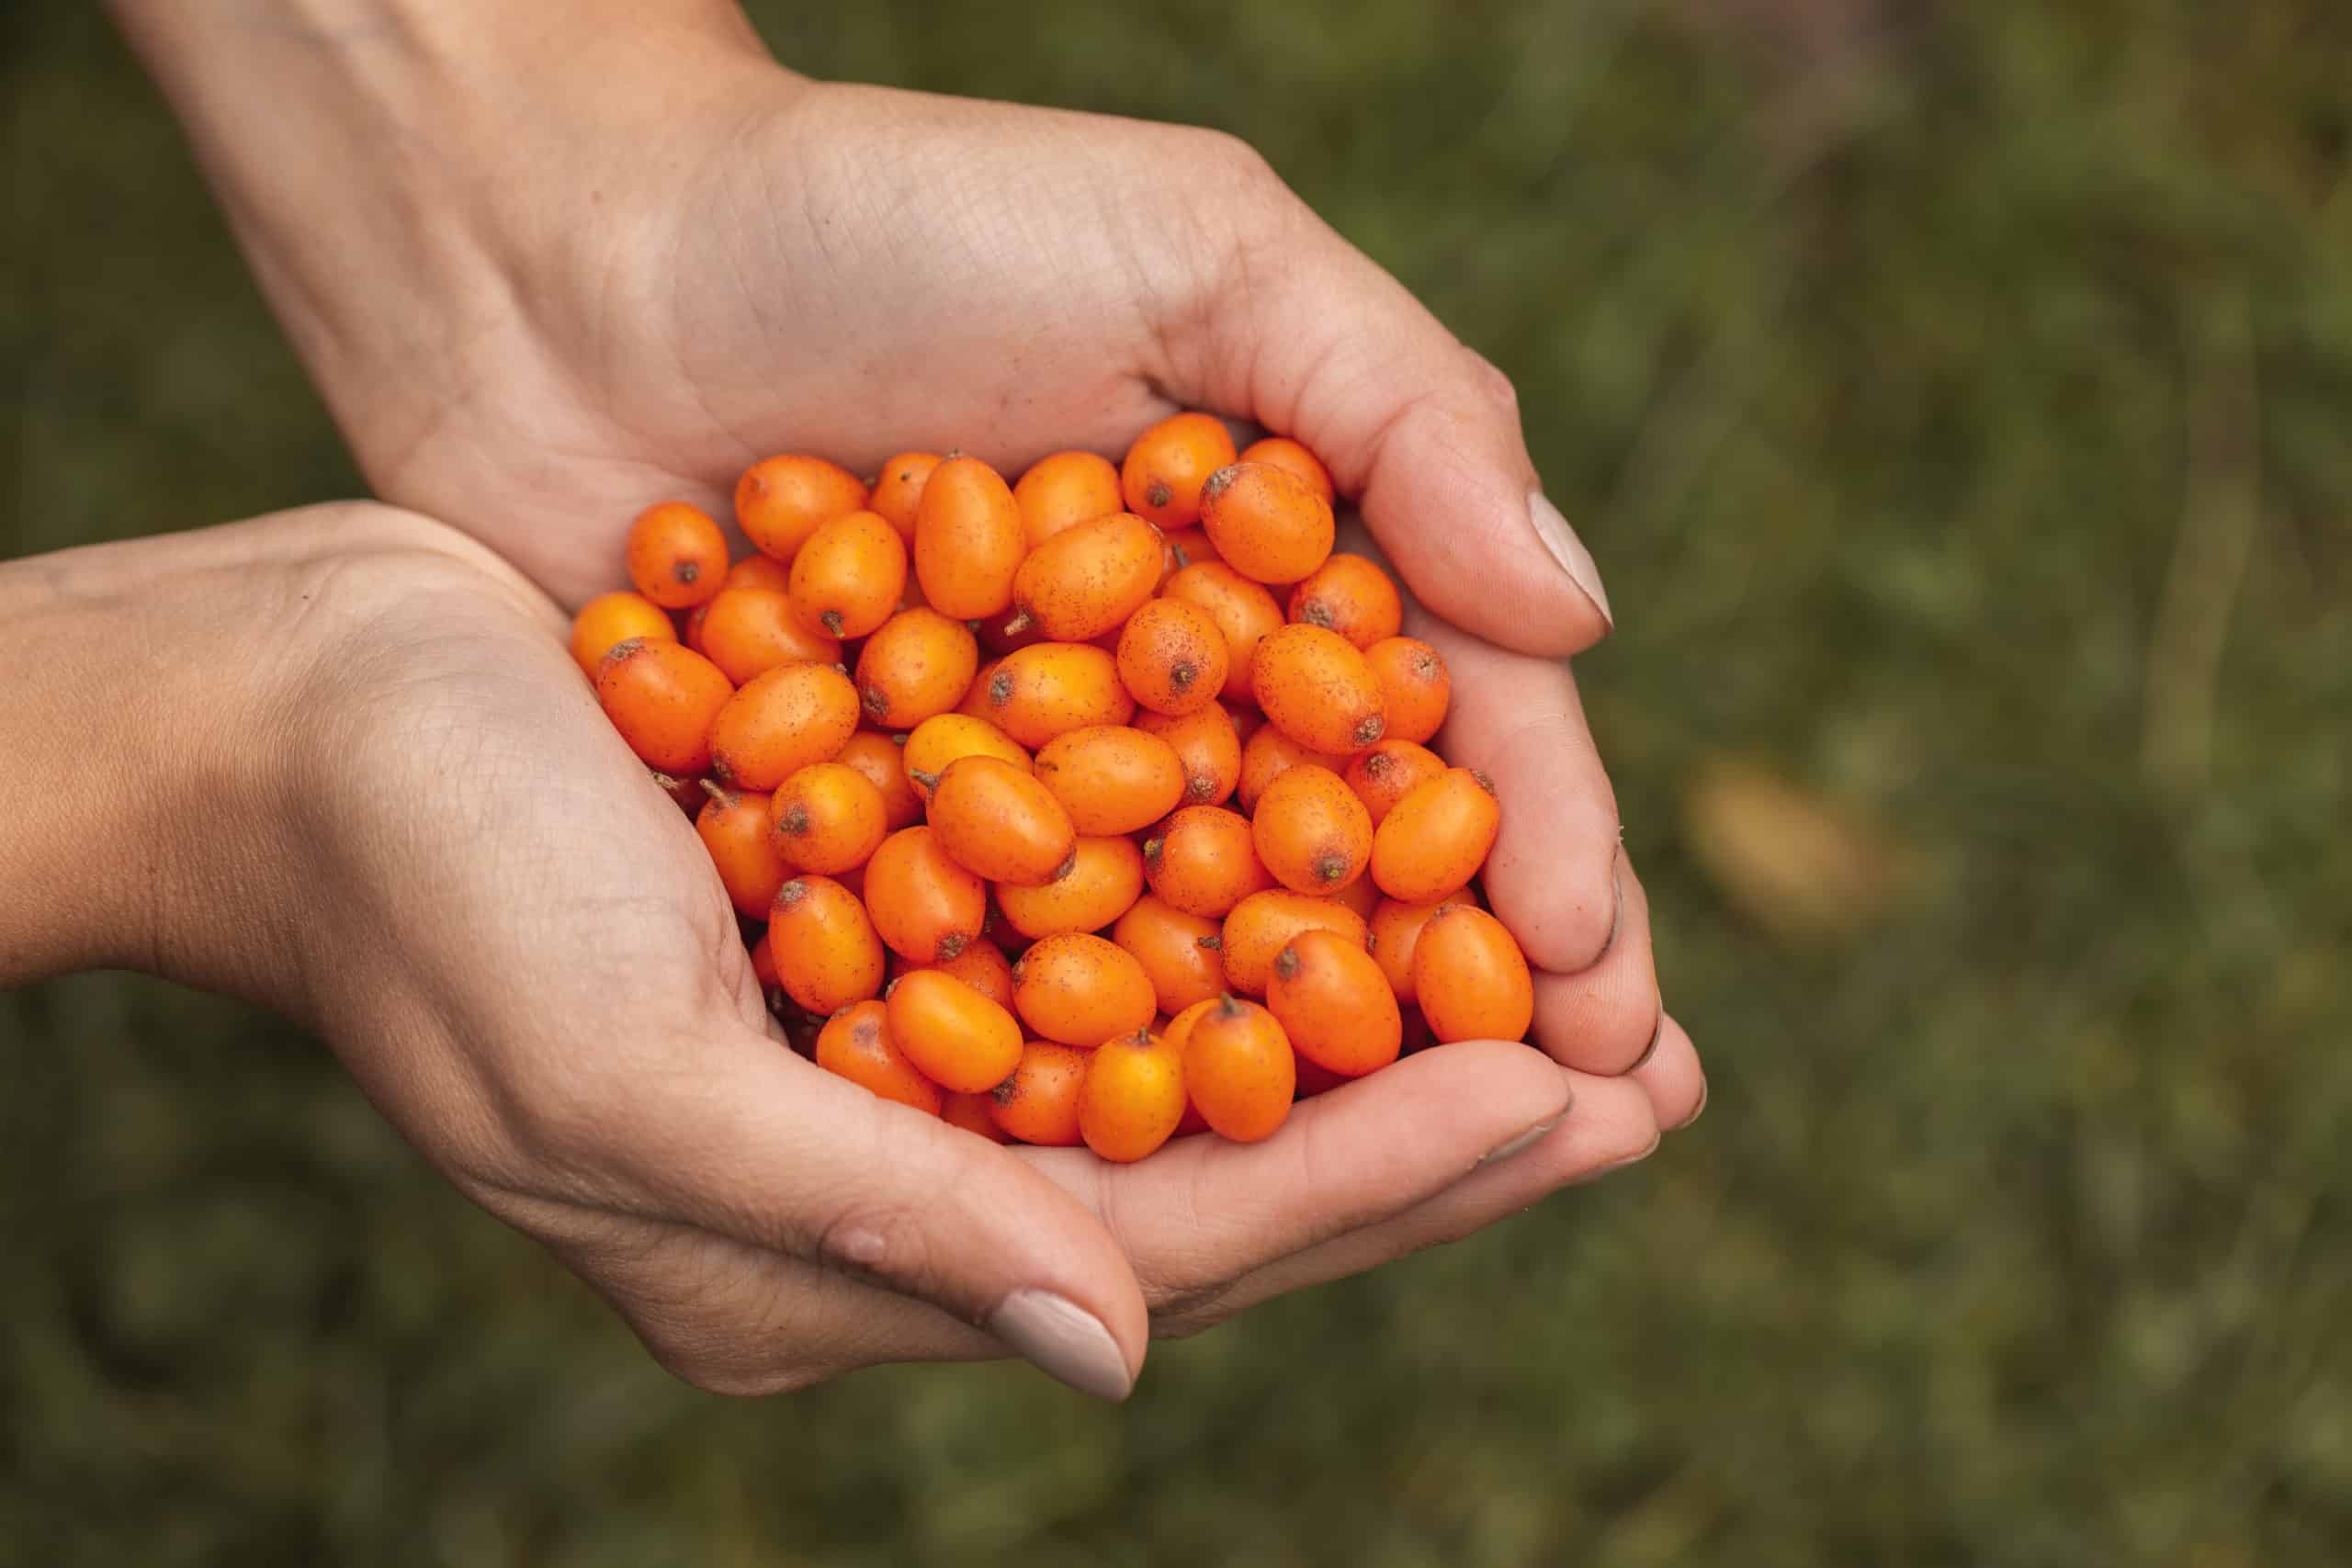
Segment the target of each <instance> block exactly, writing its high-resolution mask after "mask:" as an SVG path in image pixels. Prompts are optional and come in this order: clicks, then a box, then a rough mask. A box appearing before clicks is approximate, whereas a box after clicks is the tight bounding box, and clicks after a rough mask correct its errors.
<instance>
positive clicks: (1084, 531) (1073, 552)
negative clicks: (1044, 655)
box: [1005, 512, 1162, 642]
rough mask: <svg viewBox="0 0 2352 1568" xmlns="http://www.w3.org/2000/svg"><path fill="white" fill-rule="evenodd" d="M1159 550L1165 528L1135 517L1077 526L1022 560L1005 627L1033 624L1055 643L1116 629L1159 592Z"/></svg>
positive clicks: (1103, 519) (1097, 520)
mask: <svg viewBox="0 0 2352 1568" xmlns="http://www.w3.org/2000/svg"><path fill="white" fill-rule="evenodd" d="M1161 553H1162V552H1161V547H1160V543H1159V529H1157V528H1154V527H1153V526H1152V525H1150V524H1148V523H1147V522H1145V521H1144V520H1143V519H1142V518H1140V517H1137V516H1136V515H1135V514H1134V513H1127V512H1114V513H1111V514H1110V515H1108V516H1105V517H1095V518H1090V519H1089V520H1087V521H1086V522H1083V523H1073V524H1071V525H1069V527H1067V528H1065V529H1063V530H1062V531H1061V532H1059V533H1057V534H1056V535H1054V536H1052V537H1051V538H1049V539H1047V540H1046V542H1045V543H1043V544H1041V545H1038V546H1036V547H1035V548H1033V549H1032V550H1031V551H1030V552H1029V554H1028V555H1027V556H1026V557H1025V558H1023V560H1022V562H1021V566H1020V570H1017V571H1015V572H1014V573H1013V576H1012V604H1013V610H1014V615H1013V618H1012V620H1011V621H1009V622H1007V623H1006V624H1005V630H1006V631H1008V632H1019V631H1022V630H1023V629H1025V628H1027V627H1028V626H1035V627H1037V628H1038V629H1039V630H1041V631H1043V632H1044V633H1045V635H1046V637H1047V638H1049V639H1051V640H1053V641H1057V642H1088V641H1091V640H1092V639H1093V638H1095V637H1102V636H1103V635H1104V634H1105V633H1109V632H1115V631H1117V630H1118V629H1119V627H1120V626H1122V625H1123V624H1124V623H1125V621H1126V618H1127V617H1128V616H1129V615H1134V614H1135V613H1136V611H1137V610H1139V609H1141V608H1142V607H1143V606H1144V604H1146V603H1147V602H1148V600H1149V599H1150V598H1151V596H1152V593H1153V592H1154V591H1155V590H1157V589H1158V588H1159V563H1160V558H1161Z"/></svg>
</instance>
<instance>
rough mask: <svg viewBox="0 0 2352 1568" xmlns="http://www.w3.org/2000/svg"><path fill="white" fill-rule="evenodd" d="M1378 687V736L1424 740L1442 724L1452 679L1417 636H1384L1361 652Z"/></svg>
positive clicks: (1443, 665)
mask: <svg viewBox="0 0 2352 1568" xmlns="http://www.w3.org/2000/svg"><path fill="white" fill-rule="evenodd" d="M1363 661H1364V663H1365V664H1366V665H1368V666H1369V667H1370V668H1371V670H1372V678H1373V679H1374V681H1376V682H1379V685H1380V707H1381V714H1382V716H1383V717H1384V718H1385V720H1386V721H1387V722H1386V725H1385V728H1383V730H1382V731H1381V733H1383V734H1384V735H1386V736H1387V737H1388V738H1389V739H1394V740H1427V739H1429V738H1430V736H1432V735H1435V734H1436V733H1437V731H1438V727H1439V726H1440V725H1442V724H1443V723H1444V722H1445V711H1446V707H1447V705H1449V704H1451V703H1452V702H1453V676H1452V675H1451V674H1449V673H1448V672H1447V671H1446V668H1445V660H1443V659H1442V658H1441V657H1439V655H1438V651H1437V649H1433V648H1431V647H1430V645H1429V644H1428V643H1425V642H1423V641H1421V640H1420V639H1419V638H1418V637H1383V638H1381V640H1380V641H1378V642H1375V643H1374V644H1373V645H1372V646H1371V647H1370V648H1367V649H1364V650H1363Z"/></svg>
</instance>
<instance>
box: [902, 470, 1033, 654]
mask: <svg viewBox="0 0 2352 1568" xmlns="http://www.w3.org/2000/svg"><path fill="white" fill-rule="evenodd" d="M1028 547H1029V536H1028V535H1027V534H1026V533H1024V532H1023V530H1022V526H1021V509H1020V508H1019V507H1017V506H1015V505H1014V504H1013V502H1012V491H1011V490H1010V489H1008V488H1007V487H1006V485H1005V482H1004V478H1003V476H1002V475H1001V474H999V473H998V472H997V471H996V470H995V469H994V468H989V466H988V465H987V464H986V463H983V462H981V461H980V460H979V459H978V457H950V458H948V459H947V460H946V461H945V462H944V463H942V464H940V465H939V467H937V468H933V470H932V471H931V478H930V479H929V480H927V481H926V482H925V483H924V485H923V487H922V503H921V504H920V505H918V506H917V507H916V508H915V577H916V579H917V580H918V581H920V582H921V583H922V596H923V599H924V601H925V602H926V603H927V604H930V605H931V607H932V608H933V609H934V610H936V611H938V612H939V613H940V614H941V615H951V616H954V617H955V618H956V619H957V620H964V621H969V620H984V619H986V618H987V617H988V616H990V615H996V614H998V613H1000V612H1001V611H1002V610H1003V609H1004V608H1005V606H1007V605H1009V604H1012V574H1013V573H1014V572H1015V571H1017V570H1020V567H1021V558H1022V556H1023V554H1024V553H1025V552H1026V551H1027V550H1028Z"/></svg>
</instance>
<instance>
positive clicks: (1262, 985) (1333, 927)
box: [1221, 887, 1371, 997]
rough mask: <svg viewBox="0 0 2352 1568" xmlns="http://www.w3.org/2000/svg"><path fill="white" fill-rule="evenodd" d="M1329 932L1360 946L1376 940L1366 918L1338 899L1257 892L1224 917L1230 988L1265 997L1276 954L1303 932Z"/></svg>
mask: <svg viewBox="0 0 2352 1568" xmlns="http://www.w3.org/2000/svg"><path fill="white" fill-rule="evenodd" d="M1301 931H1330V932H1332V933H1333V934H1335V935H1337V936H1341V937H1344V938H1346V939H1347V940H1348V941H1350V942H1353V943H1355V944H1356V945H1357V946H1358V947H1363V945H1364V944H1365V943H1366V942H1369V941H1370V940H1371V931H1369V929H1368V928H1366V926H1365V925H1364V923H1363V916H1361V915H1359V914H1357V913H1356V912H1355V911H1354V910H1353V909H1351V908H1348V907H1347V906H1346V905H1345V904H1342V903H1340V901H1339V900H1337V899H1335V898H1317V897H1312V896H1310V895H1308V894H1305V893H1293V892H1292V891H1290V890H1289V889H1288V888H1286V887H1277V888H1270V889H1268V890H1267V891H1265V892H1263V893H1252V894H1251V895H1250V897H1247V898H1244V899H1243V900H1241V902H1240V903H1238V904H1236V905H1235V906H1234V907H1233V912H1232V913H1231V914H1229V915H1227V916H1226V917H1225V930H1224V931H1223V932H1222V933H1221V934H1222V936H1223V939H1224V942H1225V950H1224V952H1225V985H1226V988H1227V990H1230V991H1238V992H1240V993H1241V994H1242V995H1244V996H1250V997H1262V996H1264V995H1265V994H1266V984H1267V981H1268V980H1269V979H1270V978H1272V975H1273V969H1274V955H1275V954H1276V953H1280V952H1281V951H1282V950H1283V948H1284V947H1286V946H1288V945H1289V944H1290V942H1291V939H1292V938H1294V937H1295V936H1297V935H1298V934H1299V933H1300V932H1301Z"/></svg>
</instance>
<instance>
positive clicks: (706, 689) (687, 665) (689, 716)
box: [596, 637, 735, 778]
mask: <svg viewBox="0 0 2352 1568" xmlns="http://www.w3.org/2000/svg"><path fill="white" fill-rule="evenodd" d="M734 695H735V688H734V687H733V686H732V685H729V683H728V680H727V677H726V676H725V675H723V674H721V673H720V672H719V669H718V665H716V664H713V663H712V662H711V661H710V660H707V659H705V658H704V657H703V656H702V655H701V654H699V653H696V652H695V650H694V649H691V648H687V647H685V646H684V645H683V644H681V643H679V642H677V641H675V640H674V639H660V638H649V637H629V638H628V639H627V640H625V641H622V642H618V643H616V644H614V645H613V647H612V648H611V649H608V650H607V651H606V652H605V657H604V659H603V660H602V661H601V662H599V663H598V664H597V666H596V701H597V703H598V704H599V705H601V706H602V707H603V708H604V710H605V717H606V718H608V719H610V720H612V722H613V728H615V729H616V730H618V731H620V737H621V739H623V740H626V741H628V748H629V750H632V751H634V752H636V753H637V754H638V755H639V757H640V758H642V759H644V761H645V764H646V765H647V766H648V767H650V768H652V769H653V770H655V771H656V772H657V773H669V774H672V775H673V776H675V777H679V778H691V777H693V776H694V775H695V774H696V773H702V772H703V771H704V770H706V769H707V768H708V767H709V766H710V730H711V725H712V722H713V721H714V720H715V719H716V718H717V716H718V715H719V714H720V713H721V712H723V711H724V710H725V708H726V706H727V705H728V704H729V702H731V701H732V700H733V699H734Z"/></svg>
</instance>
